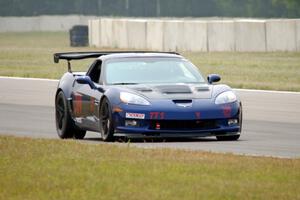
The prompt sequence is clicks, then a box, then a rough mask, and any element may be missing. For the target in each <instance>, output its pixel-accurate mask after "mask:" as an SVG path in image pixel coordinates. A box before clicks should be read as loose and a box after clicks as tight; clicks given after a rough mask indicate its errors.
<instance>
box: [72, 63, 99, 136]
mask: <svg viewBox="0 0 300 200" xmlns="http://www.w3.org/2000/svg"><path fill="white" fill-rule="evenodd" d="M101 63H102V62H101V60H96V61H95V62H94V63H93V64H92V65H91V67H90V69H89V71H88V72H87V74H86V75H87V76H89V77H90V78H91V80H92V81H93V82H94V84H95V85H96V86H99V80H100V73H101ZM75 87H76V92H75V93H74V101H73V103H74V104H76V103H77V104H80V105H77V108H79V109H78V110H79V112H78V113H80V117H79V118H78V120H79V121H80V123H81V126H84V127H85V128H87V129H89V130H92V131H99V101H100V99H101V96H102V95H103V92H101V91H99V90H97V89H92V88H91V87H90V86H89V85H88V84H78V83H75V85H74V88H75ZM74 108H76V107H74ZM74 111H77V110H76V109H74ZM75 113H76V112H75Z"/></svg>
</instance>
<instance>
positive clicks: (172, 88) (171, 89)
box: [156, 85, 192, 94]
mask: <svg viewBox="0 0 300 200" xmlns="http://www.w3.org/2000/svg"><path fill="white" fill-rule="evenodd" d="M156 88H157V89H158V90H159V91H160V92H161V93H163V94H191V93H192V91H191V89H190V87H188V86H186V85H162V86H157V87H156Z"/></svg>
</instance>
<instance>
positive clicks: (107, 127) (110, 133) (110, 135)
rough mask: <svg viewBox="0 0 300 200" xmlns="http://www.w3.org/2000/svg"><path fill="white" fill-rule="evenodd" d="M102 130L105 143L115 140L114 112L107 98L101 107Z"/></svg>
mask: <svg viewBox="0 0 300 200" xmlns="http://www.w3.org/2000/svg"><path fill="white" fill-rule="evenodd" d="M99 116H100V120H99V121H100V128H101V135H102V139H103V141H106V142H110V141H113V140H114V132H115V130H114V124H113V119H112V112H111V107H110V104H109V101H108V99H107V98H104V99H103V100H102V103H101V106H100V114H99Z"/></svg>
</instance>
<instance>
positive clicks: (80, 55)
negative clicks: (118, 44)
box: [54, 51, 179, 73]
mask: <svg viewBox="0 0 300 200" xmlns="http://www.w3.org/2000/svg"><path fill="white" fill-rule="evenodd" d="M118 53H169V54H177V55H179V54H178V53H176V52H159V51H91V52H64V53H55V54H54V62H55V63H59V60H67V62H68V71H69V72H71V73H72V70H71V64H70V61H71V60H82V59H87V58H98V57H100V56H103V55H109V54H118Z"/></svg>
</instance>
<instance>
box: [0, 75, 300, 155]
mask: <svg viewBox="0 0 300 200" xmlns="http://www.w3.org/2000/svg"><path fill="white" fill-rule="evenodd" d="M56 86H57V81H55V80H39V79H22V78H17V79H15V78H5V77H0V134H5V135H17V136H28V137H39V138H58V137H57V135H56V130H55V123H54V94H55V90H56ZM236 91H237V94H238V95H239V96H240V97H241V99H242V101H243V109H244V123H243V132H242V136H241V138H240V140H239V141H235V142H219V141H216V140H215V139H214V138H206V139H190V140H181V141H180V140H167V141H165V142H159V141H156V142H146V143H144V142H141V141H136V142H133V143H131V145H134V146H138V147H142V148H160V147H168V148H180V149H191V150H205V151H213V152H226V153H227V152H229V153H235V154H248V155H263V156H274V157H287V158H295V157H296V158H299V157H300V93H293V92H269V91H254V90H236ZM85 141H88V142H94V143H101V142H102V141H101V140H100V138H99V135H98V134H97V133H88V134H87V136H86V139H85ZM116 144H121V143H118V142H116Z"/></svg>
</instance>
